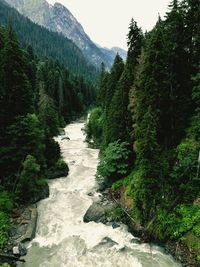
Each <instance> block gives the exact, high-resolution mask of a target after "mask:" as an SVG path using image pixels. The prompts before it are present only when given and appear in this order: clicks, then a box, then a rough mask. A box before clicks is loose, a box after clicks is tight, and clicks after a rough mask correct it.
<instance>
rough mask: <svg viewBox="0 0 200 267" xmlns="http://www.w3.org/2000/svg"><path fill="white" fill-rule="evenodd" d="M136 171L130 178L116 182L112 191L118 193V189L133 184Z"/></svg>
mask: <svg viewBox="0 0 200 267" xmlns="http://www.w3.org/2000/svg"><path fill="white" fill-rule="evenodd" d="M134 173H135V171H132V172H131V173H130V174H129V175H128V176H126V177H125V178H122V179H120V180H117V181H115V182H114V183H113V184H112V187H111V189H112V190H113V191H116V190H117V189H118V188H120V187H121V186H128V185H130V184H131V182H132V180H133V176H134Z"/></svg>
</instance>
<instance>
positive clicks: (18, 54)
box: [0, 25, 33, 128]
mask: <svg viewBox="0 0 200 267" xmlns="http://www.w3.org/2000/svg"><path fill="white" fill-rule="evenodd" d="M4 42H5V45H4V47H3V49H2V51H1V86H2V90H3V92H2V95H1V103H0V106H1V112H0V114H1V115H0V116H1V117H0V121H1V124H4V127H7V126H8V125H9V124H10V123H12V122H13V120H14V119H15V117H17V116H23V115H25V114H27V113H28V112H32V111H33V92H32V90H31V86H30V83H29V81H28V78H27V76H26V74H25V69H24V66H25V65H26V64H25V62H24V58H23V53H22V50H21V49H20V47H19V43H18V41H17V37H16V34H15V32H14V31H13V28H12V26H11V25H9V26H8V29H7V30H6V33H5V41H4ZM1 127H2V128H3V125H2V126H1Z"/></svg>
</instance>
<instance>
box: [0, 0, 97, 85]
mask: <svg viewBox="0 0 200 267" xmlns="http://www.w3.org/2000/svg"><path fill="white" fill-rule="evenodd" d="M36 2H41V1H40V0H35V1H34V3H36ZM22 3H23V0H15V6H16V7H17V6H20V5H21V4H22ZM44 3H45V2H44ZM31 8H32V7H31V6H30V9H31ZM39 17H40V15H38V19H39ZM10 18H11V22H12V25H13V27H14V29H15V31H16V33H17V36H18V38H19V40H20V43H21V45H22V47H23V48H26V47H27V46H28V45H29V44H30V45H31V46H32V47H33V49H34V51H35V52H36V54H37V55H39V56H43V57H45V56H47V57H52V58H54V59H57V60H59V61H60V62H62V63H63V64H64V65H65V66H66V67H67V68H68V70H69V71H70V73H73V74H75V75H78V76H84V77H85V78H86V79H87V80H90V81H92V80H93V81H94V80H95V79H96V77H97V70H96V68H95V67H94V66H93V65H92V64H91V63H90V62H89V61H88V60H87V59H86V58H85V56H84V55H83V54H82V52H81V50H80V49H79V48H78V47H77V46H76V45H75V44H74V43H73V42H72V41H71V40H69V39H68V38H66V37H64V36H63V35H61V34H59V33H56V32H51V31H49V30H48V29H46V28H44V27H41V26H39V25H38V24H35V23H33V22H32V21H31V20H29V19H28V18H25V17H24V16H23V15H21V14H20V13H19V12H18V11H16V10H15V9H14V8H11V7H10V6H9V5H8V4H7V3H5V1H3V0H0V25H7V24H8V21H9V20H10ZM40 18H41V17H40Z"/></svg>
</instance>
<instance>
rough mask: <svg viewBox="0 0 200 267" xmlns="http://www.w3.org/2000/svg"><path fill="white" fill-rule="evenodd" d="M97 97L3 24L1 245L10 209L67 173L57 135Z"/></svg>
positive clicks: (0, 74)
mask: <svg viewBox="0 0 200 267" xmlns="http://www.w3.org/2000/svg"><path fill="white" fill-rule="evenodd" d="M94 99H95V93H94V88H93V86H91V83H88V82H86V81H85V80H84V79H83V78H81V77H80V76H76V75H75V74H73V73H72V74H71V73H69V71H68V70H67V69H66V67H65V66H64V65H62V64H61V63H59V62H58V61H56V60H53V59H50V58H41V57H38V56H37V55H36V54H35V53H34V51H33V49H32V47H31V46H30V45H29V46H27V48H26V49H25V50H22V49H21V47H20V43H19V41H18V38H17V35H16V33H15V31H14V29H13V27H12V25H11V24H9V25H8V26H6V27H1V28H0V169H1V172H0V248H2V247H3V246H4V244H5V243H6V239H7V237H6V233H5V230H6V229H7V228H8V227H9V214H10V212H12V210H13V209H14V208H17V207H19V206H20V205H27V204H30V203H35V202H36V201H38V200H40V199H41V198H44V197H47V196H48V185H47V179H48V178H55V177H59V176H62V175H67V173H68V166H67V164H66V163H65V162H64V161H63V160H62V158H61V153H60V147H59V145H58V143H57V142H56V141H54V139H53V137H54V136H56V135H58V134H59V133H60V129H61V128H63V127H64V126H65V124H66V123H68V122H69V121H70V120H72V119H74V118H75V117H76V116H77V115H78V114H79V115H80V114H81V113H82V112H83V111H85V110H86V108H87V107H88V105H89V104H91V103H92V102H93V101H94Z"/></svg>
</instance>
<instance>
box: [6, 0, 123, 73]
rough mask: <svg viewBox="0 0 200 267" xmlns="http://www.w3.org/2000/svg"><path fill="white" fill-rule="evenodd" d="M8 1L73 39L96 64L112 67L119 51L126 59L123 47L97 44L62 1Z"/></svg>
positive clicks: (32, 17)
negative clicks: (108, 47)
mask: <svg viewBox="0 0 200 267" xmlns="http://www.w3.org/2000/svg"><path fill="white" fill-rule="evenodd" d="M6 1H7V3H8V4H9V5H11V6H12V7H14V8H16V9H17V10H18V11H19V12H20V13H21V14H23V15H24V16H27V17H28V18H30V19H31V20H32V21H34V22H35V23H37V24H39V25H41V26H44V27H46V28H47V29H49V30H51V31H54V32H59V33H62V34H63V35H64V36H66V37H67V38H69V39H71V40H72V41H73V42H74V43H75V44H76V45H77V46H78V47H79V48H80V49H81V50H82V52H83V54H84V55H85V56H86V57H87V58H88V59H89V60H90V61H91V62H92V63H93V64H94V65H96V66H99V65H100V64H101V63H102V62H104V63H105V65H106V67H107V68H110V67H111V65H112V63H113V61H114V58H115V56H116V53H119V54H120V56H122V58H123V59H124V60H125V58H126V51H125V50H123V49H121V48H116V47H115V48H113V49H107V48H102V47H100V46H98V45H96V44H95V43H94V42H93V41H92V40H91V39H90V37H89V36H88V35H87V34H86V33H85V31H84V29H83V27H82V25H81V24H80V23H79V22H78V21H77V20H76V18H75V17H74V16H73V15H72V13H71V12H70V11H69V10H68V9H67V8H66V7H65V6H63V5H62V4H60V3H55V4H54V5H50V4H49V3H48V2H47V1H46V0H6Z"/></svg>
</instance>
